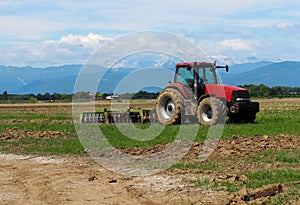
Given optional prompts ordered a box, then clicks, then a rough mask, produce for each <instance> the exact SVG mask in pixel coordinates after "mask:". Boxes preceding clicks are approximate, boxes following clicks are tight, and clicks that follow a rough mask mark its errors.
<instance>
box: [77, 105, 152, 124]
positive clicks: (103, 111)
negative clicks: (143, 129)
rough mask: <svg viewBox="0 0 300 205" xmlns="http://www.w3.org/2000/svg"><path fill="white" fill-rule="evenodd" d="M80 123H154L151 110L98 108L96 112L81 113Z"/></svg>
mask: <svg viewBox="0 0 300 205" xmlns="http://www.w3.org/2000/svg"><path fill="white" fill-rule="evenodd" d="M80 121H81V123H83V124H86V123H104V124H113V123H130V122H132V123H145V122H150V121H156V114H155V110H154V109H151V108H134V109H126V110H124V109H111V108H100V109H98V110H97V111H96V112H83V113H82V115H81V119H80Z"/></svg>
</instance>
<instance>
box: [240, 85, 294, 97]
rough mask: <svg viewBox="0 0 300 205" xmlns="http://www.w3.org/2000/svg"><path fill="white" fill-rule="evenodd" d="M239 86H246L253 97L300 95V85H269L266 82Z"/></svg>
mask: <svg viewBox="0 0 300 205" xmlns="http://www.w3.org/2000/svg"><path fill="white" fill-rule="evenodd" d="M239 87H243V88H246V89H247V90H248V91H249V93H250V95H251V96H252V97H257V98H272V97H277V98H284V97H300V87H287V86H274V87H271V88H270V87H268V86H266V85H264V84H260V85H252V84H249V85H242V86H239Z"/></svg>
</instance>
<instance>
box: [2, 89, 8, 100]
mask: <svg viewBox="0 0 300 205" xmlns="http://www.w3.org/2000/svg"><path fill="white" fill-rule="evenodd" d="M2 100H5V101H7V100H8V94H7V91H4V92H3V94H2Z"/></svg>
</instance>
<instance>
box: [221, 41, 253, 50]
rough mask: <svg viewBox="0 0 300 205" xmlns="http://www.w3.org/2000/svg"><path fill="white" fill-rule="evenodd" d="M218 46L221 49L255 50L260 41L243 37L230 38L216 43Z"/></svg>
mask: <svg viewBox="0 0 300 205" xmlns="http://www.w3.org/2000/svg"><path fill="white" fill-rule="evenodd" d="M216 44H217V45H216V46H217V48H218V49H220V50H232V51H245V52H251V51H254V50H255V48H256V47H257V46H259V42H257V41H254V40H242V39H229V40H224V41H220V42H217V43H216Z"/></svg>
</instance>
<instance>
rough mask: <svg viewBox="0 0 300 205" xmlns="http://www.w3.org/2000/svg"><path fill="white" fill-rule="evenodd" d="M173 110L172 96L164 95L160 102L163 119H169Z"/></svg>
mask: <svg viewBox="0 0 300 205" xmlns="http://www.w3.org/2000/svg"><path fill="white" fill-rule="evenodd" d="M174 112H175V104H174V101H173V100H172V98H170V97H165V98H164V99H163V100H162V102H161V103H160V113H161V115H162V116H163V118H165V119H170V118H172V117H173V115H174Z"/></svg>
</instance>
